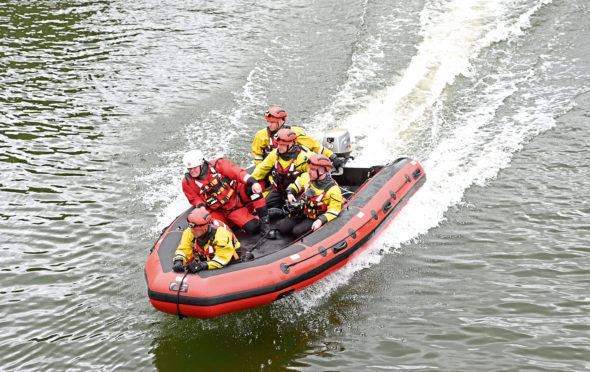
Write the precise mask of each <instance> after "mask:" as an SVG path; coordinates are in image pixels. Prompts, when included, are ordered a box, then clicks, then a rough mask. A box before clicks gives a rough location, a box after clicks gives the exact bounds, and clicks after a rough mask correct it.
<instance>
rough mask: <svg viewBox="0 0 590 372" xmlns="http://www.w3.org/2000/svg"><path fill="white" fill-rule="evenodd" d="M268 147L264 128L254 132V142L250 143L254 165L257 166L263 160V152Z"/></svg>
mask: <svg viewBox="0 0 590 372" xmlns="http://www.w3.org/2000/svg"><path fill="white" fill-rule="evenodd" d="M268 145H269V141H268V135H267V134H266V128H264V129H261V130H259V131H258V132H256V135H255V136H254V141H252V157H253V158H254V164H255V165H258V164H260V162H262V160H263V159H264V152H263V150H264V149H265V148H266V147H267V146H268Z"/></svg>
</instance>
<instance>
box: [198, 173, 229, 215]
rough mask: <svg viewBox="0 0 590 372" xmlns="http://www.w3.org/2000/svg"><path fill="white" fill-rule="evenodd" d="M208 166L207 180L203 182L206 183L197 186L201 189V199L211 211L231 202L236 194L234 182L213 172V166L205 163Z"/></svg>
mask: <svg viewBox="0 0 590 372" xmlns="http://www.w3.org/2000/svg"><path fill="white" fill-rule="evenodd" d="M206 163H207V164H208V165H209V174H208V175H207V178H206V179H205V180H204V181H205V182H207V180H209V181H208V182H207V183H205V184H203V185H202V186H201V185H200V184H199V182H198V181H196V180H195V182H197V184H198V185H199V186H200V188H201V197H202V198H203V200H204V201H205V203H207V207H209V208H211V209H219V208H221V207H223V206H224V205H225V204H226V203H227V202H228V201H230V200H231V198H232V196H233V195H234V193H235V192H236V190H235V184H236V181H235V180H232V179H230V178H229V177H227V176H222V175H221V174H219V173H218V172H217V171H216V170H215V165H217V162H216V163H215V165H212V164H211V163H209V162H206Z"/></svg>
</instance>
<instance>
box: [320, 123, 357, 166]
mask: <svg viewBox="0 0 590 372" xmlns="http://www.w3.org/2000/svg"><path fill="white" fill-rule="evenodd" d="M322 145H324V147H327V148H329V149H330V150H332V151H333V152H334V153H335V154H336V155H337V156H339V157H341V158H346V159H348V158H350V153H351V152H352V150H351V146H350V133H348V131H347V130H346V129H333V130H331V131H329V132H328V133H326V135H325V136H324V142H323V143H322Z"/></svg>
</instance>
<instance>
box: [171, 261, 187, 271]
mask: <svg viewBox="0 0 590 372" xmlns="http://www.w3.org/2000/svg"><path fill="white" fill-rule="evenodd" d="M172 270H174V271H176V272H177V273H181V272H183V271H184V267H182V260H174V263H173V264H172Z"/></svg>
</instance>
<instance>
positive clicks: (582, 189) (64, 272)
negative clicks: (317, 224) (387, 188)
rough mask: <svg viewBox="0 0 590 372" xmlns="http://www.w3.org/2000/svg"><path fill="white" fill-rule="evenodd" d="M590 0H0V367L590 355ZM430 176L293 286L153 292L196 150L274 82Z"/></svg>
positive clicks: (398, 362) (234, 149)
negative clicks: (339, 261)
mask: <svg viewBox="0 0 590 372" xmlns="http://www.w3.org/2000/svg"><path fill="white" fill-rule="evenodd" d="M589 28H590V4H589V3H588V2H587V1H586V0H571V1H567V2H565V1H549V0H472V1H463V0H428V1H397V0H373V1H370V0H357V1H350V0H338V1H336V0H324V1H313V0H296V1H286V0H272V1H271V0H262V1H260V0H258V1H253V0H235V1H232V0H226V1H219V0H212V1H206V2H205V1H191V2H177V1H169V0H164V1H153V0H138V1H135V2H127V1H120V0H112V1H106V0H105V1H80V0H76V1H68V2H63V1H36V2H30V1H16V0H5V1H1V2H0V147H1V149H2V151H1V152H0V171H1V177H0V221H1V224H0V234H1V236H2V242H1V243H0V257H1V259H2V269H1V270H0V315H1V316H0V326H1V330H2V335H1V336H0V350H1V352H0V370H58V371H61V370H89V369H95V370H107V371H110V370H174V369H178V368H182V369H183V370H223V371H227V370H242V371H257V370H284V369H292V370H312V371H315V370H330V371H344V370H350V371H352V370H355V371H356V370H420V371H423V370H446V371H474V370H477V371H524V370H527V371H584V370H590V346H589V345H590V297H589V293H590V269H589V268H590V248H589V244H588V242H589V240H590V218H589V217H590V203H589V201H588V199H589V197H590V185H589V181H588V176H589V169H590V160H589V159H590V156H589V154H588V145H587V143H588V142H589V141H590V134H589V133H590V131H589V129H590V124H589V122H590V38H589V37H588V30H589ZM273 104H278V105H281V106H283V107H285V108H286V109H287V112H288V122H289V123H291V124H294V125H295V124H296V125H300V126H302V127H304V128H305V129H306V130H307V131H308V132H309V133H312V134H313V135H315V136H317V137H321V135H322V133H324V132H325V131H327V130H329V129H333V128H346V129H348V130H349V131H350V133H351V135H352V137H353V143H354V149H353V152H354V155H355V157H356V159H355V163H356V164H360V165H369V164H383V163H386V162H388V161H390V160H392V159H395V158H397V157H399V156H409V157H412V158H415V159H417V160H419V161H420V162H421V163H422V165H423V166H424V168H425V170H426V174H427V177H428V181H427V183H426V184H425V185H424V187H423V188H422V189H421V190H420V191H419V192H418V193H417V194H416V195H415V196H414V198H413V199H412V200H411V201H410V203H409V204H408V205H407V206H406V208H405V209H404V210H403V211H402V213H401V214H400V215H399V216H398V217H397V218H396V219H395V220H394V222H393V223H392V224H391V225H390V226H389V227H388V229H387V230H386V231H385V232H384V233H383V234H382V235H381V236H380V238H379V239H378V240H377V241H376V242H375V243H374V244H372V246H371V247H370V248H369V249H368V250H367V251H365V252H363V253H362V254H360V255H359V256H358V257H356V258H355V260H354V261H353V262H351V263H350V264H349V265H347V266H346V267H345V268H343V269H342V270H340V271H338V272H337V273H335V274H333V275H331V276H329V277H327V278H325V279H323V280H321V281H320V282H318V283H317V284H315V285H313V286H312V287H310V288H308V289H306V290H305V291H302V292H300V293H298V294H296V295H294V296H291V297H289V298H286V299H283V300H281V301H278V302H275V303H273V304H271V305H268V306H264V307H261V308H257V309H251V310H246V311H243V312H240V313H236V314H230V315H226V316H222V317H220V318H215V319H210V320H199V319H185V320H182V321H180V320H178V319H177V318H176V317H174V316H171V315H167V314H163V313H160V312H158V311H156V310H155V309H153V308H152V306H151V305H150V303H149V301H148V299H147V288H146V285H145V279H144V274H143V266H144V263H145V260H146V259H147V256H148V254H149V248H151V246H152V245H153V243H154V242H155V240H156V239H157V237H158V233H159V231H160V230H161V229H162V228H163V227H165V226H166V225H167V223H168V222H169V221H170V220H171V219H172V218H173V217H174V216H176V215H177V214H179V213H180V212H181V211H182V210H184V209H185V208H186V207H187V206H188V203H187V201H186V199H185V198H184V195H183V194H182V191H181V188H180V178H181V176H182V174H183V172H184V170H183V169H182V164H181V158H182V154H183V153H184V152H185V151H187V150H188V149H191V148H194V147H199V148H201V149H203V151H205V152H206V153H208V154H210V155H211V156H215V155H223V156H226V157H229V158H231V159H232V160H233V161H234V162H236V163H238V164H240V165H242V166H246V165H248V164H249V163H250V161H251V160H250V157H249V147H250V143H251V140H252V138H253V135H254V133H255V132H256V131H257V130H258V129H260V128H262V127H263V126H264V125H265V122H264V119H263V118H262V113H263V112H264V111H265V110H266V108H267V107H268V106H269V105H273Z"/></svg>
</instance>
